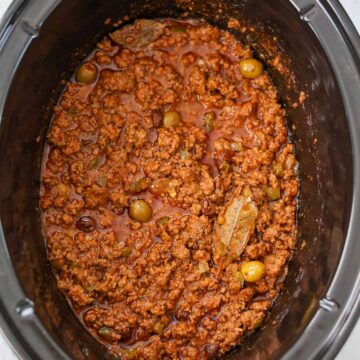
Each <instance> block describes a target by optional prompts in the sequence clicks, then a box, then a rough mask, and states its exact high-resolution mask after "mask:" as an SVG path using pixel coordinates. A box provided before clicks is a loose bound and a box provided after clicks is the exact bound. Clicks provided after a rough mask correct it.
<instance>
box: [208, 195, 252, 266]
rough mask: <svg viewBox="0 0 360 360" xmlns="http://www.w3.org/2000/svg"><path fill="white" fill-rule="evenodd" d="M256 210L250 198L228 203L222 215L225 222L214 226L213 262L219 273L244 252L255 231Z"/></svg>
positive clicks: (236, 199)
mask: <svg viewBox="0 0 360 360" xmlns="http://www.w3.org/2000/svg"><path fill="white" fill-rule="evenodd" d="M257 215H258V210H257V207H256V205H255V203H254V202H253V201H252V200H251V198H250V197H247V198H245V197H243V196H241V197H239V198H235V199H233V200H232V201H230V202H229V203H228V205H227V207H226V211H225V213H224V218H225V222H224V223H223V224H216V225H215V229H214V235H213V245H212V251H213V260H214V263H215V264H216V265H217V266H218V267H219V271H221V270H222V269H223V268H224V267H226V266H227V265H229V264H230V263H231V262H232V261H234V260H235V259H238V258H239V256H240V255H241V253H242V252H243V251H244V249H245V247H246V245H247V243H248V241H249V239H250V235H251V234H252V233H253V232H254V230H255V221H256V218H257Z"/></svg>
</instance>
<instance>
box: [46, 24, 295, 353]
mask: <svg viewBox="0 0 360 360" xmlns="http://www.w3.org/2000/svg"><path fill="white" fill-rule="evenodd" d="M141 26H145V27H146V29H147V31H148V32H146V33H142V32H141V31H142V28H141ZM154 26H155V27H154ZM129 29H131V28H128V29H127V37H124V36H123V35H124V34H123V33H120V34H117V35H116V34H115V33H114V34H113V36H112V39H113V41H111V40H109V38H106V39H104V40H103V41H102V42H101V43H100V44H99V45H98V49H97V50H96V51H95V52H94V53H93V54H92V55H91V56H90V57H89V58H88V59H87V62H88V63H90V64H92V66H95V68H96V70H97V78H96V80H95V81H93V82H91V83H84V82H81V81H76V77H75V78H74V79H72V80H71V81H69V82H68V83H67V85H66V89H65V92H64V93H63V94H62V96H61V98H60V100H59V102H58V105H57V106H56V107H55V110H54V118H53V121H52V124H51V127H50V130H49V133H48V137H47V140H48V144H47V145H46V148H45V150H44V161H43V172H42V188H41V208H42V223H43V230H44V234H45V237H46V243H47V248H48V257H49V260H50V262H51V264H52V266H53V269H54V272H55V274H56V277H57V281H58V286H59V288H60V289H61V291H62V292H63V293H64V294H65V295H66V296H67V298H68V299H69V300H70V302H71V303H72V306H73V308H74V309H75V311H76V312H77V314H78V316H80V317H82V319H81V320H82V322H83V323H84V324H85V326H86V328H87V329H88V331H90V333H91V334H93V335H94V336H95V337H96V338H97V339H98V340H99V341H101V342H103V343H106V344H107V345H108V346H109V348H110V351H111V352H112V353H113V354H115V355H118V356H121V357H122V358H124V359H135V358H136V359H154V360H155V359H184V360H185V359H187V360H190V359H215V358H218V357H221V356H222V355H223V354H224V353H225V352H227V351H228V350H230V349H231V348H232V347H234V346H235V345H237V344H238V343H239V342H241V340H242V338H243V337H244V336H245V335H246V334H248V333H250V332H252V331H253V330H255V329H257V328H259V327H260V326H261V324H262V321H263V319H264V317H265V315H266V313H267V311H268V310H269V308H270V306H271V304H272V302H273V300H274V299H275V297H276V296H277V294H278V292H279V290H280V289H281V283H282V281H283V278H284V274H285V273H286V265H287V261H288V259H289V258H290V256H291V253H292V250H293V248H294V245H295V237H296V224H295V211H296V195H297V191H298V180H297V174H296V166H297V163H296V159H295V156H294V147H293V145H292V144H291V143H289V139H288V131H287V127H286V123H285V112H284V110H283V109H282V107H281V106H280V104H279V102H278V97H277V91H276V89H275V87H274V85H273V84H272V82H271V80H270V78H269V76H268V74H267V73H266V72H263V73H262V74H261V75H260V76H258V77H256V78H255V79H249V78H246V77H244V76H242V74H241V72H240V71H239V62H240V61H241V60H242V59H245V58H251V57H252V53H251V51H250V50H249V48H248V47H246V46H244V45H242V44H240V43H239V42H238V41H237V40H236V39H235V38H234V37H233V36H232V35H231V34H230V33H229V32H226V31H222V30H219V29H218V28H216V27H213V26H210V25H208V24H206V23H204V22H197V21H186V22H179V21H174V20H161V21H160V20H159V21H152V22H151V21H147V20H144V21H143V23H141V21H140V22H137V23H136V24H135V27H133V29H134V31H136V36H137V37H135V38H134V37H131V32H129ZM149 29H150V30H149ZM139 36H140V37H141V36H143V37H142V38H138V37H139ZM119 41H120V43H121V42H125V43H121V44H119ZM167 111H176V112H177V113H178V114H180V115H181V121H180V123H179V124H178V125H177V126H176V127H170V128H169V127H164V126H163V121H162V118H163V114H164V113H165V112H167ZM209 113H211V114H210V115H209ZM206 116H211V117H212V119H213V123H212V124H211V126H209V124H207V123H206V122H204V119H205V118H206ZM269 189H270V190H269ZM274 191H275V196H274ZM244 194H245V195H244ZM276 194H277V195H276ZM241 196H246V197H247V198H249V199H250V198H251V201H252V202H253V204H254V206H256V208H257V217H256V221H255V228H254V229H253V231H252V233H251V236H250V238H249V240H248V243H247V245H246V247H245V249H244V250H243V251H242V253H241V254H240V255H239V256H238V257H237V258H235V259H232V261H230V262H229V264H226V266H224V267H219V265H218V264H217V263H216V262H215V260H214V254H213V243H214V241H215V240H214V233H215V230H214V229H215V228H216V226H218V224H222V223H223V222H224V216H226V209H227V208H228V206H229V203H231V201H232V200H233V199H236V198H237V199H238V198H239V197H241ZM139 198H140V199H143V200H145V201H146V202H147V203H148V204H149V205H150V207H151V209H152V217H151V218H150V220H148V221H145V222H139V221H136V220H133V219H131V218H130V217H129V212H128V208H129V206H130V204H131V203H132V202H133V201H134V199H139ZM225 220H226V219H225ZM250 260H258V261H260V262H262V263H263V264H265V266H266V273H265V275H264V276H263V277H262V278H261V279H260V280H259V281H255V282H248V281H245V282H244V281H243V279H242V278H241V277H240V278H239V271H240V272H241V266H242V264H244V263H247V262H248V261H250Z"/></svg>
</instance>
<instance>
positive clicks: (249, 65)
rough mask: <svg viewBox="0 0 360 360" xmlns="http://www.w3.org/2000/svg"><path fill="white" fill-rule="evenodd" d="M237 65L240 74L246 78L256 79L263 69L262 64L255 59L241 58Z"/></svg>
mask: <svg viewBox="0 0 360 360" xmlns="http://www.w3.org/2000/svg"><path fill="white" fill-rule="evenodd" d="M239 67H240V73H241V75H242V76H243V77H245V78H247V79H256V78H257V77H259V76H260V75H261V74H262V73H263V71H264V67H263V64H262V63H261V62H260V61H258V60H256V59H244V60H241V61H240V64H239Z"/></svg>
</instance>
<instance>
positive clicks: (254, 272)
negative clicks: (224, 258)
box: [240, 261, 266, 282]
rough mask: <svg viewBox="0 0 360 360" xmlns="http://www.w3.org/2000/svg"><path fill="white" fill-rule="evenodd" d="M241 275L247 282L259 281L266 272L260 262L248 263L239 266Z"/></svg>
mask: <svg viewBox="0 0 360 360" xmlns="http://www.w3.org/2000/svg"><path fill="white" fill-rule="evenodd" d="M240 270H241V273H242V275H243V276H244V279H245V281H247V282H256V281H259V280H261V279H262V278H263V277H264V275H265V272H266V267H265V265H264V264H263V263H262V262H261V261H248V262H246V263H244V264H242V265H241V269H240Z"/></svg>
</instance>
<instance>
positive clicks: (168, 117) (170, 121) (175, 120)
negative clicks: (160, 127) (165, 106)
mask: <svg viewBox="0 0 360 360" xmlns="http://www.w3.org/2000/svg"><path fill="white" fill-rule="evenodd" d="M180 121H181V115H180V113H178V112H177V111H166V112H164V117H163V123H164V127H166V128H174V127H176V126H178V125H179V123H180Z"/></svg>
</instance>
